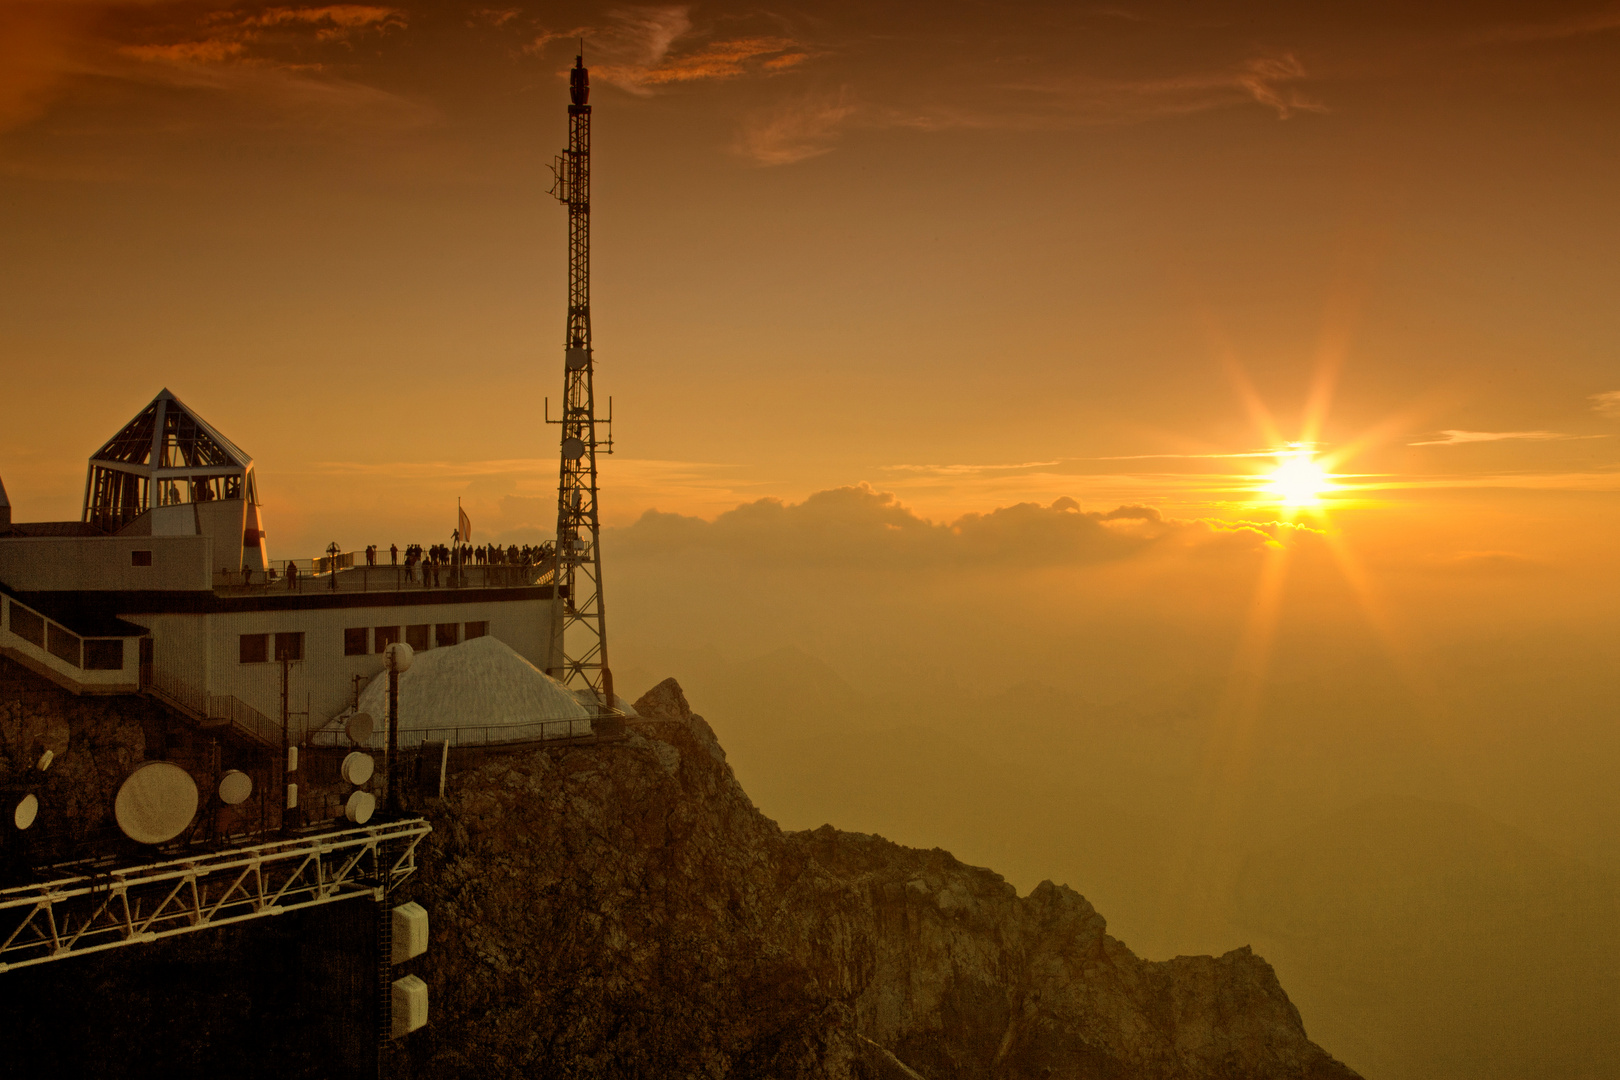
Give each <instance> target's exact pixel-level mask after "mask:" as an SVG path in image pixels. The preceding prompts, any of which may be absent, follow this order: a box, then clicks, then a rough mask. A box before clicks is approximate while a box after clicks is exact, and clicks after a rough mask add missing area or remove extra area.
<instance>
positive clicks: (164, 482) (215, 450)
mask: <svg viewBox="0 0 1620 1080" xmlns="http://www.w3.org/2000/svg"><path fill="white" fill-rule="evenodd" d="M243 497H246V498H247V500H248V501H249V502H252V503H255V504H256V503H257V502H258V496H257V492H256V491H255V490H254V485H253V459H252V458H251V457H249V456H248V455H247V453H245V452H244V451H243V450H242V448H241V447H239V446H237V445H236V444H235V443H233V442H231V440H229V439H227V438H226V437H225V436H224V435H222V434H220V433H219V431H218V429H216V428H214V427H213V426H212V425H210V424H209V423H208V421H206V420H204V419H203V418H202V417H200V416H198V415H197V414H196V412H194V411H193V410H192V409H191V408H189V407H188V406H187V405H186V404H185V403H184V402H182V401H181V400H180V399H179V398H177V397H175V396H174V394H173V392H171V391H170V390H169V389H168V388H167V387H165V388H164V389H163V390H161V391H160V392H159V393H158V395H157V397H155V398H153V399H152V401H151V403H150V404H148V405H147V406H146V408H144V409H142V410H141V411H140V412H138V413H136V414H135V417H134V418H133V419H132V420H130V422H129V423H127V424H125V425H124V426H123V428H121V429H120V430H119V432H118V433H117V434H116V435H114V436H113V437H112V438H110V439H108V440H107V442H106V443H105V444H104V445H103V446H102V447H101V449H100V450H97V451H96V452H95V453H94V454H91V455H90V467H89V471H88V473H87V475H86V476H85V483H84V518H83V519H84V521H86V522H89V523H90V524H92V525H94V526H96V527H97V528H99V529H102V530H105V531H107V532H116V531H117V530H118V529H120V528H122V527H123V526H124V525H127V524H128V523H129V522H131V521H133V520H134V519H135V518H137V517H139V516H140V515H141V514H143V513H145V512H146V511H148V510H151V509H152V508H153V507H155V506H167V505H171V504H175V503H182V502H201V501H204V500H205V499H209V498H243Z"/></svg>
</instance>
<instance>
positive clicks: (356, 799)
mask: <svg viewBox="0 0 1620 1080" xmlns="http://www.w3.org/2000/svg"><path fill="white" fill-rule="evenodd" d="M376 809H377V797H376V796H375V795H373V794H372V793H371V792H369V791H357V792H355V793H354V794H353V795H350V796H349V801H348V803H347V804H345V805H344V807H343V816H344V817H346V818H348V819H349V820H350V821H352V822H354V823H355V824H356V825H364V824H365V823H366V822H368V821H370V820H371V815H372V813H374V812H375V811H376Z"/></svg>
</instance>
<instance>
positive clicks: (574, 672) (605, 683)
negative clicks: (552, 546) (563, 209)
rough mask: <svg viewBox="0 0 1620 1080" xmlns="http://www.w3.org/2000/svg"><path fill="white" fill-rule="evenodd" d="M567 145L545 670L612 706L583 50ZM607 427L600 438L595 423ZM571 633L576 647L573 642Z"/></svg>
mask: <svg viewBox="0 0 1620 1080" xmlns="http://www.w3.org/2000/svg"><path fill="white" fill-rule="evenodd" d="M569 76H570V77H569V89H570V96H571V104H570V105H569V106H568V149H567V150H566V151H564V152H563V154H562V156H561V157H560V158H558V159H557V163H556V164H555V165H553V166H552V171H553V172H555V173H556V176H557V183H556V185H555V186H554V187H553V188H552V194H553V195H555V196H556V197H557V199H558V201H559V202H562V203H565V204H567V206H568V335H567V344H566V346H565V347H564V354H563V355H564V363H563V405H562V410H563V411H562V418H561V419H560V420H555V421H554V420H552V419H551V417H550V415H549V411H548V415H547V416H546V420H547V422H548V423H557V424H561V425H562V467H561V470H560V475H559V479H558V482H557V552H556V558H557V571H556V576H555V578H554V580H555V581H556V582H557V583H558V584H560V585H566V586H567V589H566V595H564V590H562V589H559V590H558V592H557V594H555V595H556V599H555V600H554V602H555V603H560V604H563V605H564V607H563V610H562V612H561V613H560V614H561V617H560V618H554V619H553V620H552V635H553V639H552V642H551V646H552V647H551V651H550V655H551V657H552V658H553V662H554V663H557V664H559V665H560V667H554V668H551V669H550V670H549V671H548V672H547V673H548V674H550V675H551V676H552V677H554V678H556V679H558V680H559V681H561V682H562V683H563V685H565V686H570V687H574V688H579V689H583V688H589V689H590V690H592V691H593V692H594V693H595V695H596V697H597V700H598V701H599V702H600V703H601V704H602V706H603V707H604V708H611V707H612V705H613V674H612V672H611V670H610V669H609V668H608V654H607V622H606V616H605V614H604V612H603V604H602V548H601V543H600V541H601V522H600V520H599V518H598V515H597V505H596V494H597V487H596V455H597V452H598V451H601V452H602V453H607V454H611V453H612V452H613V436H612V426H611V425H612V421H613V417H612V412H613V410H612V402H611V401H610V402H609V408H608V416H606V417H598V416H597V415H596V391H595V389H594V386H593V384H592V375H593V372H594V370H595V360H594V358H593V357H592V355H591V107H590V106H589V105H588V104H586V102H587V100H588V99H589V97H590V75H589V72H588V71H587V70H586V68H585V58H584V56H583V55H581V56H579V57H577V58H576V59H575V61H574V68H573V70H572V71H571V72H570V73H569ZM598 422H603V423H606V424H607V425H608V435H607V438H605V439H602V440H598V439H597V434H596V425H597V423H598ZM571 630H572V631H573V634H572V642H573V648H569V643H570V634H569V631H571Z"/></svg>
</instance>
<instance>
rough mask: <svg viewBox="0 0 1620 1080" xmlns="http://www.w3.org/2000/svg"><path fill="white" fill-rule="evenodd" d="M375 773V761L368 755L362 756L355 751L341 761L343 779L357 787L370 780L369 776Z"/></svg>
mask: <svg viewBox="0 0 1620 1080" xmlns="http://www.w3.org/2000/svg"><path fill="white" fill-rule="evenodd" d="M376 771H377V760H376V759H375V758H373V757H372V756H371V755H370V754H362V753H361V752H360V751H358V750H356V751H355V752H354V753H352V754H350V755H349V756H348V757H346V758H344V759H343V779H344V780H345V781H347V782H348V783H351V784H353V785H354V786H355V787H359V786H360V785H361V784H364V783H365V782H366V781H367V780H370V779H371V774H372V773H374V772H376Z"/></svg>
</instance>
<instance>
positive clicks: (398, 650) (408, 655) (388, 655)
mask: <svg viewBox="0 0 1620 1080" xmlns="http://www.w3.org/2000/svg"><path fill="white" fill-rule="evenodd" d="M415 659H416V650H415V649H413V648H411V647H410V646H409V645H407V644H405V643H404V642H403V641H396V642H394V643H393V644H392V645H390V646H388V648H386V649H384V650H383V664H384V666H386V667H387V668H388V670H389V671H404V670H405V669H406V668H408V667H410V666H411V661H412V660H415Z"/></svg>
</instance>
